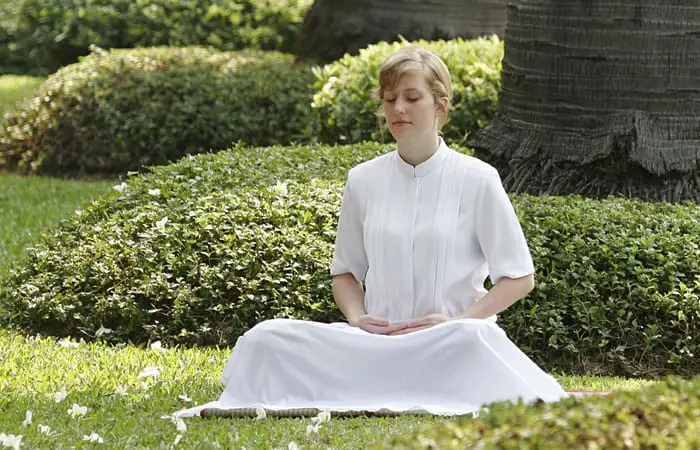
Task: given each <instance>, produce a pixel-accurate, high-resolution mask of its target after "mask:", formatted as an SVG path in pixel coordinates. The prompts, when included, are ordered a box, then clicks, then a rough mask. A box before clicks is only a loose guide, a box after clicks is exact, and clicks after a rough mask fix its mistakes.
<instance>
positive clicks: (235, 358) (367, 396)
mask: <svg viewBox="0 0 700 450" xmlns="http://www.w3.org/2000/svg"><path fill="white" fill-rule="evenodd" d="M222 381H223V383H224V384H225V389H224V392H223V394H222V395H221V398H219V400H218V401H215V402H211V403H208V404H205V405H201V406H197V407H194V408H189V409H186V410H182V411H179V412H177V413H176V415H177V416H180V417H186V416H195V415H200V413H201V411H202V410H203V409H208V408H215V409H252V410H255V409H258V408H264V409H266V410H268V411H279V410H297V409H311V408H315V409H317V410H327V411H331V412H334V411H335V412H348V411H360V412H375V411H380V410H383V411H387V410H388V411H392V412H404V413H406V412H410V413H421V412H422V413H427V414H436V415H463V414H470V413H473V412H476V411H478V410H479V409H480V407H481V406H483V405H486V404H489V403H492V402H495V401H500V400H512V401H517V400H518V399H522V400H523V401H524V402H532V401H535V400H539V399H541V400H543V401H546V402H551V401H557V400H559V399H561V398H564V397H566V396H567V394H566V392H565V391H564V390H563V389H562V388H561V386H560V385H559V384H558V383H557V381H556V380H555V379H554V378H553V377H552V376H550V375H548V374H547V373H545V372H544V371H542V369H540V368H539V367H538V366H537V365H536V364H535V363H534V362H533V361H532V360H530V359H529V358H528V357H527V356H526V355H525V354H524V353H523V352H522V351H520V350H519V349H518V348H517V347H516V346H515V344H513V342H512V341H510V339H508V337H507V336H506V334H505V332H504V331H503V330H502V329H501V328H500V327H498V325H496V324H495V323H493V322H489V321H485V320H476V319H463V320H455V321H450V322H446V323H443V324H440V325H437V326H434V327H431V328H428V329H425V330H421V331H417V332H414V333H410V334H406V335H400V336H382V335H375V334H371V333H368V332H365V331H363V330H361V329H359V328H354V327H350V326H349V325H347V324H344V323H334V324H324V323H318V322H309V321H301V320H292V319H275V320H268V321H265V322H261V323H260V324H258V325H256V326H255V327H253V328H252V329H251V330H249V331H248V332H247V333H245V334H244V335H243V336H242V337H241V338H240V339H239V340H238V342H237V343H236V346H235V348H234V349H233V352H232V354H231V357H230V359H229V361H228V363H227V365H226V367H225V368H224V371H223V375H222Z"/></svg>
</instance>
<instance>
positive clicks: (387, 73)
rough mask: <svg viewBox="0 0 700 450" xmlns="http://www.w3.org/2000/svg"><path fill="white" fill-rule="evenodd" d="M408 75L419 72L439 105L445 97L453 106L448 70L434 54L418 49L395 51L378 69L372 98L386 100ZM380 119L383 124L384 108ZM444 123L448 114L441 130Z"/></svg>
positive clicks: (409, 48) (442, 118) (382, 107)
mask: <svg viewBox="0 0 700 450" xmlns="http://www.w3.org/2000/svg"><path fill="white" fill-rule="evenodd" d="M407 72H420V73H422V74H423V75H424V76H425V81H426V82H427V84H428V87H430V90H431V91H432V93H433V98H434V99H435V102H436V103H438V101H439V99H440V98H442V97H447V99H448V101H449V102H450V103H451V102H452V79H451V77H450V72H449V70H447V66H446V65H445V63H444V62H442V60H441V59H440V57H439V56H437V55H436V54H435V53H433V52H431V51H429V50H427V49H425V48H423V47H420V46H417V45H411V46H408V47H404V48H402V49H400V50H398V51H396V52H395V53H393V54H392V55H391V56H389V58H388V59H387V60H386V61H385V62H384V64H382V67H381V68H380V69H379V87H378V88H376V89H375V90H374V92H373V97H374V98H375V99H376V100H383V99H384V91H386V90H391V89H393V88H394V87H395V86H396V85H397V84H398V82H399V79H400V78H401V76H402V75H404V74H405V73H407ZM448 106H449V103H448ZM377 118H378V120H379V122H380V124H381V123H382V122H383V120H384V119H385V115H384V105H380V106H379V110H378V111H377ZM445 122H447V111H446V112H445V114H443V115H442V116H441V117H440V118H439V121H438V130H440V129H441V128H442V127H443V125H445Z"/></svg>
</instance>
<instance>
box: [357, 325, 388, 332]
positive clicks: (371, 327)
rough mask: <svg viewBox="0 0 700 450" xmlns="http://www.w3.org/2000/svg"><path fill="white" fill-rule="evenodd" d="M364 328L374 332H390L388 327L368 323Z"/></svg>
mask: <svg viewBox="0 0 700 450" xmlns="http://www.w3.org/2000/svg"><path fill="white" fill-rule="evenodd" d="M363 330H365V331H367V332H369V333H372V334H389V329H388V328H387V327H377V326H374V325H366V326H365V327H363Z"/></svg>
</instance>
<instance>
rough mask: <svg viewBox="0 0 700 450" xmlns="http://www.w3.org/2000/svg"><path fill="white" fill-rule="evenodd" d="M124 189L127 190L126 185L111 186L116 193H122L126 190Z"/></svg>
mask: <svg viewBox="0 0 700 450" xmlns="http://www.w3.org/2000/svg"><path fill="white" fill-rule="evenodd" d="M126 188H127V184H126V183H121V184H118V185H116V186H112V189H114V190H115V191H117V192H123V191H124V189H126Z"/></svg>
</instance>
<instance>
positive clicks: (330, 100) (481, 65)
mask: <svg viewBox="0 0 700 450" xmlns="http://www.w3.org/2000/svg"><path fill="white" fill-rule="evenodd" d="M409 44H417V45H422V46H424V47H426V48H427V49H429V50H432V51H433V52H435V53H436V54H438V55H439V56H440V57H441V58H442V59H443V61H444V62H445V64H446V65H447V67H448V69H449V70H450V74H451V76H452V84H453V91H454V98H453V100H452V109H451V111H450V120H449V122H448V123H447V124H446V125H445V127H444V128H443V130H442V131H443V135H444V136H445V137H447V138H449V139H450V140H451V141H454V142H466V137H467V134H470V133H473V132H475V131H477V130H479V129H481V128H483V127H485V126H486V125H488V123H489V122H490V121H491V119H492V117H493V115H494V112H495V108H496V103H497V101H498V89H499V86H500V81H501V60H502V59H503V43H502V42H501V41H499V39H498V38H497V37H495V36H494V37H492V38H479V39H473V40H463V39H454V40H449V41H423V40H419V41H413V42H395V43H391V44H389V43H386V42H382V43H379V44H376V45H370V46H369V47H367V48H366V49H363V50H360V52H359V54H358V55H357V56H351V55H345V56H344V57H343V58H341V59H339V60H338V61H336V62H334V63H330V64H328V65H326V66H325V67H323V68H322V69H317V70H316V71H315V73H316V83H315V85H314V87H315V88H316V94H315V95H314V101H313V106H314V110H315V118H316V120H317V122H318V123H319V127H320V131H319V136H320V138H321V140H322V141H324V142H346V143H350V142H359V141H364V140H374V141H381V140H391V139H392V138H391V135H390V134H389V133H388V131H382V130H381V129H379V128H378V126H377V119H376V115H375V113H376V112H377V109H378V106H379V104H378V103H377V102H376V101H374V100H372V95H371V94H372V91H373V89H375V88H376V87H377V86H378V81H377V78H378V73H379V68H380V67H381V65H382V63H383V62H384V61H385V60H386V59H387V58H388V57H389V55H390V54H391V53H393V52H395V51H396V50H398V49H399V48H401V47H404V46H406V45H409Z"/></svg>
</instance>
